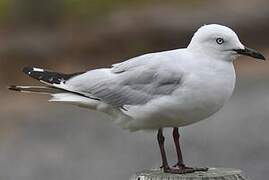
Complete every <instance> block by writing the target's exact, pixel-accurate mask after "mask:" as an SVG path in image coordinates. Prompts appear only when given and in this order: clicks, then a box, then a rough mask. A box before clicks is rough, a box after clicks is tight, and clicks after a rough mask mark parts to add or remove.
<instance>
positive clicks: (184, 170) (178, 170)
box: [161, 166, 195, 174]
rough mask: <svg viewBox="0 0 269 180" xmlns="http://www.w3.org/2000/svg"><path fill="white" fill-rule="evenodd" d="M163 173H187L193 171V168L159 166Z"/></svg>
mask: <svg viewBox="0 0 269 180" xmlns="http://www.w3.org/2000/svg"><path fill="white" fill-rule="evenodd" d="M161 168H162V169H163V172H164V173H171V174H187V173H193V172H195V170H194V169H193V168H170V167H169V166H161Z"/></svg>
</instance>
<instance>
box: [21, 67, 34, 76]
mask: <svg viewBox="0 0 269 180" xmlns="http://www.w3.org/2000/svg"><path fill="white" fill-rule="evenodd" d="M33 69H34V68H33V67H24V68H23V69H22V72H24V73H25V74H27V75H28V74H29V72H32V71H33Z"/></svg>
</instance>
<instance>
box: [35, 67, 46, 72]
mask: <svg viewBox="0 0 269 180" xmlns="http://www.w3.org/2000/svg"><path fill="white" fill-rule="evenodd" d="M33 71H37V72H44V70H43V69H40V68H35V67H34V68H33Z"/></svg>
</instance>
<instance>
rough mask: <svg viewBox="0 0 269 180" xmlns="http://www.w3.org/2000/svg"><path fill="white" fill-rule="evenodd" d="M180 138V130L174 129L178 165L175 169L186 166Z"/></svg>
mask: <svg viewBox="0 0 269 180" xmlns="http://www.w3.org/2000/svg"><path fill="white" fill-rule="evenodd" d="M179 137H180V135H179V133H178V128H177V127H174V129H173V139H174V143H175V146H176V151H177V163H176V164H175V165H174V166H173V167H183V166H185V165H184V163H183V157H182V153H181V148H180V143H179Z"/></svg>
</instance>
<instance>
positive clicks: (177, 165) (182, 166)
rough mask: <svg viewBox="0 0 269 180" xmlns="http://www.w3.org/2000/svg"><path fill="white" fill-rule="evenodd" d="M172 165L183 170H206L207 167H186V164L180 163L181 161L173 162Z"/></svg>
mask: <svg viewBox="0 0 269 180" xmlns="http://www.w3.org/2000/svg"><path fill="white" fill-rule="evenodd" d="M173 167H177V168H178V169H180V170H181V169H183V170H186V169H187V170H193V171H194V172H195V171H208V168H207V167H202V168H197V167H188V166H186V165H185V164H182V163H177V164H175V165H174V166H173Z"/></svg>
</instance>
